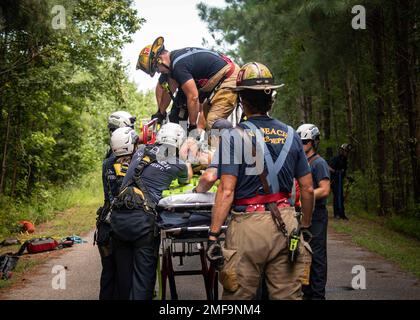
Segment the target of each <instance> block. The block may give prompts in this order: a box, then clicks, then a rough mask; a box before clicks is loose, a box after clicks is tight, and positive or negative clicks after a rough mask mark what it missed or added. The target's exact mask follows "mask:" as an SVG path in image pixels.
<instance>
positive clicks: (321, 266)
mask: <svg viewBox="0 0 420 320" xmlns="http://www.w3.org/2000/svg"><path fill="white" fill-rule="evenodd" d="M296 132H297V133H298V134H299V135H300V138H301V139H302V144H303V150H304V151H305V154H306V157H307V158H308V162H309V165H310V166H311V171H312V180H313V183H314V193H315V210H314V212H313V214H312V225H311V228H310V229H309V231H310V232H311V234H312V239H311V248H312V265H311V273H310V281H309V282H310V283H309V285H307V286H304V287H303V293H304V299H307V300H325V286H326V284H327V226H328V210H327V206H326V205H327V198H328V195H329V194H330V172H329V167H328V164H327V162H326V161H325V160H324V159H323V158H322V157H321V156H320V155H319V154H318V153H317V150H318V146H319V142H320V136H321V134H320V132H319V129H318V128H317V127H316V126H315V125H313V124H309V123H307V124H303V125H301V126H300V127H299V128H298V129H297V130H296Z"/></svg>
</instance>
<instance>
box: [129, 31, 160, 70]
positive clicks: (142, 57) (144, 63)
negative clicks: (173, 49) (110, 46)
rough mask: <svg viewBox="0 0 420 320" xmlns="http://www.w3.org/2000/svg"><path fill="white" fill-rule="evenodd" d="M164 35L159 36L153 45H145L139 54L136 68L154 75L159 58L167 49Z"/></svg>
mask: <svg viewBox="0 0 420 320" xmlns="http://www.w3.org/2000/svg"><path fill="white" fill-rule="evenodd" d="M163 43H164V39H163V37H159V38H157V39H156V40H155V41H154V42H153V44H152V45H148V46H145V47H144V48H143V49H142V50H141V51H140V54H139V59H138V60H137V66H136V69H137V70H138V69H141V70H142V71H144V72H146V73H147V74H148V75H150V76H151V77H153V76H154V75H155V73H156V71H157V63H158V60H157V58H158V57H159V55H160V53H161V52H162V51H163V50H164V49H165V46H164V45H163Z"/></svg>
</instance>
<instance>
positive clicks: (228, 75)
mask: <svg viewBox="0 0 420 320" xmlns="http://www.w3.org/2000/svg"><path fill="white" fill-rule="evenodd" d="M221 57H222V59H223V60H225V61H226V62H227V63H228V64H229V66H230V69H229V71H228V72H227V73H226V74H225V76H224V78H225V79H227V78H229V77H230V76H231V75H232V74H233V72H234V71H235V64H234V63H233V61H232V60H230V58H229V57H228V56H225V55H224V54H222V55H221Z"/></svg>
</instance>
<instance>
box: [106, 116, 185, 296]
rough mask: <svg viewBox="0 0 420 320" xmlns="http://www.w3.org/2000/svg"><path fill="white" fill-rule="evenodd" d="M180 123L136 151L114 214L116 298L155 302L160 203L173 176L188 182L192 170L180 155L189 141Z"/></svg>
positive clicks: (113, 240)
mask: <svg viewBox="0 0 420 320" xmlns="http://www.w3.org/2000/svg"><path fill="white" fill-rule="evenodd" d="M185 135H186V134H185V131H184V130H183V129H182V127H181V126H180V125H178V124H174V123H168V124H165V125H163V126H162V128H161V129H160V130H159V132H158V134H157V136H156V143H155V144H151V145H142V146H141V147H140V148H138V150H137V151H136V152H135V153H134V155H133V158H132V161H131V163H130V166H129V168H128V170H127V174H126V175H125V177H124V180H123V183H122V186H121V188H120V193H119V195H118V197H117V198H116V199H115V201H114V204H113V210H112V214H111V219H110V220H111V227H112V251H113V255H114V258H115V261H116V277H117V281H116V283H117V287H116V291H117V295H116V297H117V299H123V300H127V299H130V300H151V299H152V297H153V291H154V286H155V280H156V266H157V261H158V253H159V243H160V234H159V230H158V227H157V225H156V218H157V216H156V210H155V206H156V205H157V203H158V202H159V200H160V199H161V198H162V192H163V191H164V190H166V189H168V188H169V186H170V184H171V182H172V180H174V179H178V182H179V183H181V184H187V183H188V182H189V179H190V178H191V175H192V170H191V168H189V167H188V166H187V164H186V163H184V162H183V161H182V160H181V159H179V157H178V150H179V148H180V147H181V145H182V143H183V142H184V140H185Z"/></svg>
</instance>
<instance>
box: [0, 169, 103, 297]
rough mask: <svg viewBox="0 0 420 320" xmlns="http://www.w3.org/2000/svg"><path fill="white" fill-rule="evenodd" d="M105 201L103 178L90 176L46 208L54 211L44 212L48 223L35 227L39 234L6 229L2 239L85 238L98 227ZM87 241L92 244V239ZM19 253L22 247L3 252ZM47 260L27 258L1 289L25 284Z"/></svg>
mask: <svg viewBox="0 0 420 320" xmlns="http://www.w3.org/2000/svg"><path fill="white" fill-rule="evenodd" d="M102 197H103V196H102V186H101V179H100V174H98V173H92V174H90V175H87V176H86V178H85V179H84V180H83V181H81V182H79V184H78V185H77V186H73V187H71V188H68V189H66V190H62V191H61V192H57V193H56V194H55V196H54V199H53V203H47V204H45V207H47V208H50V210H48V211H45V212H44V214H45V217H47V219H45V220H46V221H45V222H44V223H42V224H37V225H36V226H35V227H36V231H35V233H33V234H30V235H29V234H22V233H10V232H4V229H3V234H0V236H1V239H3V238H5V237H14V238H18V239H19V240H20V241H21V242H22V243H23V242H24V241H25V240H27V239H30V238H35V237H43V236H49V237H53V238H55V239H57V240H59V239H61V238H63V237H66V236H70V235H80V236H83V235H85V234H86V233H87V232H89V231H90V230H92V229H93V228H94V226H95V220H96V210H97V208H98V207H99V206H100V205H101V202H102ZM28 207H29V206H28ZM29 218H30V217H29ZM86 240H87V241H89V242H91V241H92V239H86ZM18 249H19V246H8V247H3V248H0V254H3V253H6V252H16V251H18ZM47 259H48V255H43V254H36V255H23V256H22V257H21V258H20V260H19V262H18V264H17V267H16V269H15V270H14V272H13V277H12V279H10V280H7V281H5V280H0V289H6V288H8V287H10V286H11V285H13V284H15V283H18V282H20V281H22V280H23V278H24V275H25V274H26V273H28V271H30V270H31V269H33V268H34V267H35V266H37V265H39V264H41V263H43V262H44V261H45V260H47Z"/></svg>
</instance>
